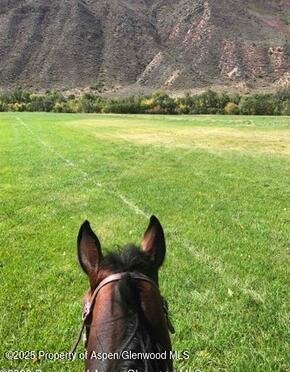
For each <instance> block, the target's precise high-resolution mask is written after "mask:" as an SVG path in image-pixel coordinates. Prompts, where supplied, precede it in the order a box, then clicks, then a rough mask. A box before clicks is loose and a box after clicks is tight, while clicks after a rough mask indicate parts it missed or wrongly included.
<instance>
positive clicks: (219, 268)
mask: <svg viewBox="0 0 290 372" xmlns="http://www.w3.org/2000/svg"><path fill="white" fill-rule="evenodd" d="M15 118H16V119H17V121H18V122H19V123H20V124H21V125H22V126H23V127H24V128H25V129H26V130H27V131H28V132H29V133H30V134H31V135H32V136H33V137H34V138H35V140H36V141H38V142H39V143H40V144H41V145H42V146H44V147H45V148H47V149H48V150H49V151H50V152H51V153H53V154H54V155H56V156H57V157H58V158H59V159H61V160H62V161H64V162H65V163H66V164H67V165H68V166H70V167H72V168H75V169H77V170H78V171H79V172H80V173H81V174H82V175H83V176H84V177H85V178H86V179H87V180H89V181H91V182H92V183H93V184H94V185H96V186H97V187H99V188H101V189H102V190H104V191H105V192H107V193H108V194H110V195H113V196H115V197H117V198H118V199H120V200H121V201H122V202H123V203H124V204H125V205H127V206H128V207H129V209H131V210H132V211H133V212H135V213H136V214H137V215H141V216H142V217H144V218H146V219H149V217H150V215H149V214H147V213H146V212H145V211H144V210H142V209H141V208H140V207H139V206H137V205H136V204H135V203H134V202H133V201H131V200H130V199H128V198H127V197H126V196H125V195H123V194H121V193H120V192H118V191H116V190H112V189H109V188H107V187H105V186H104V185H103V184H102V183H101V182H97V181H95V180H94V179H93V178H92V177H90V176H89V174H88V173H87V172H85V171H83V170H82V169H80V168H79V167H78V166H77V164H76V163H74V162H73V161H71V160H69V159H67V158H66V157H64V156H63V155H62V154H60V153H59V152H58V151H57V150H55V148H54V147H52V146H51V145H50V144H48V143H47V142H44V141H43V140H42V139H41V138H40V137H39V136H38V135H37V134H36V133H35V132H34V131H33V130H32V129H31V128H30V126H29V125H27V123H26V122H25V121H24V120H23V119H21V118H20V117H18V116H15ZM168 231H170V232H172V233H175V234H176V231H175V232H173V231H171V230H170V229H168ZM175 234H174V235H175ZM171 239H172V241H173V242H175V243H177V244H179V245H181V246H183V247H185V248H186V249H187V250H188V251H189V253H190V254H191V255H192V256H193V257H194V258H195V259H196V260H198V261H199V262H201V263H202V264H206V265H207V267H208V268H209V269H210V270H211V271H213V272H215V273H216V274H217V275H219V277H220V278H221V281H222V282H223V283H224V285H225V286H227V287H228V290H230V287H233V286H234V287H236V288H237V289H238V290H240V291H241V292H242V293H243V294H244V295H250V296H251V297H252V298H254V299H255V300H257V301H259V302H261V303H264V296H262V295H261V294H259V293H258V292H257V291H255V290H253V289H252V288H251V287H249V286H244V285H243V283H242V282H241V281H240V280H239V279H238V278H237V277H234V276H232V275H231V274H225V273H226V268H225V265H224V264H223V263H222V262H221V261H219V260H217V259H216V258H213V257H212V256H211V255H209V254H208V253H205V252H204V251H203V250H200V249H198V250H197V249H196V248H195V247H194V246H193V245H192V243H191V242H190V241H187V240H183V239H179V238H177V237H176V235H175V236H173V237H172V238H171ZM226 277H227V278H226Z"/></svg>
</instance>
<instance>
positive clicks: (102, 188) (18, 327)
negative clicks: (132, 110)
mask: <svg viewBox="0 0 290 372" xmlns="http://www.w3.org/2000/svg"><path fill="white" fill-rule="evenodd" d="M289 153H290V118H286V117H275V118H273V117H242V116H240V117H230V116H228V117H226V116H222V117H219V116H199V117H194V116H193V117H188V116H186V117H182V116H178V117H174V116H172V117H166V116H121V115H85V114H84V115H81V114H80V115H79V114H77V115H70V114H63V115H62V114H30V113H23V114H16V113H3V114H1V115H0V177H1V189H0V196H1V205H0V232H1V235H0V239H1V256H0V272H1V279H2V280H1V289H0V316H1V325H0V335H1V340H2V342H1V346H0V348H1V349H0V355H1V356H2V360H0V367H1V368H14V369H15V368H27V369H28V368H30V369H31V370H33V371H35V370H36V369H40V370H42V371H79V370H82V368H83V361H81V360H76V361H73V362H72V361H50V360H44V359H42V360H40V361H31V360H15V361H9V360H6V359H5V358H4V357H3V353H4V351H7V350H45V351H49V352H60V351H68V350H69V348H70V346H71V344H72V341H73V339H74V337H75V336H76V333H77V330H78V327H79V323H80V313H81V300H82V296H83V294H84V291H85V290H86V289H87V286H88V283H87V279H86V277H85V276H84V274H83V273H82V272H81V270H80V268H79V266H78V264H77V260H76V236H77V232H78V229H79V226H80V224H81V222H82V221H83V220H84V219H86V218H88V219H89V220H90V222H91V224H92V226H93V227H94V229H95V231H96V232H97V233H98V235H99V237H100V239H101V242H102V245H103V248H104V249H105V250H106V251H107V250H108V249H109V248H110V249H111V248H114V247H116V246H117V245H118V244H124V243H127V242H128V241H133V242H136V243H139V242H140V240H141V237H142V235H143V233H144V231H145V228H146V226H147V217H146V216H149V215H150V214H151V213H154V214H156V215H157V216H158V217H159V219H160V220H161V222H162V224H163V226H164V229H165V233H166V239H167V260H166V262H165V265H164V266H163V268H162V270H161V273H160V284H161V289H162V292H163V293H164V294H165V296H166V297H167V299H168V301H169V304H170V309H171V314H172V319H173V321H174V324H175V328H176V334H175V335H174V336H173V337H172V342H173V348H174V350H179V351H182V350H188V351H189V354H190V359H189V360H180V361H176V363H175V367H176V368H177V369H179V370H180V369H181V368H182V367H192V368H193V367H195V368H199V369H200V370H201V371H286V370H287V369H288V367H289V345H288V343H287V341H288V340H289V256H288V254H289V246H290V244H289V243H290V242H289V236H290V235H289V233H290V229H289V225H290V214H289V211H290V203H289V200H290V199H289V197H290V195H289V194H290V193H289V191H290V188H289V181H290V161H289ZM79 350H80V351H81V350H82V348H81V347H80V349H79ZM183 371H184V370H183Z"/></svg>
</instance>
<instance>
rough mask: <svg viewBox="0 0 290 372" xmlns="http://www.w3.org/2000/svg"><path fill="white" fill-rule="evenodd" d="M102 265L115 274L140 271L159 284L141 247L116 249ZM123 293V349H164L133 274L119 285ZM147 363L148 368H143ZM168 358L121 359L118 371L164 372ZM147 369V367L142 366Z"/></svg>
mask: <svg viewBox="0 0 290 372" xmlns="http://www.w3.org/2000/svg"><path fill="white" fill-rule="evenodd" d="M100 267H101V268H104V269H107V268H109V269H110V270H111V271H112V272H113V273H118V272H139V273H142V274H144V275H147V276H148V277H150V278H151V279H152V280H154V281H155V282H156V284H157V285H158V277H157V271H156V272H155V270H154V269H152V261H151V259H150V257H149V256H148V255H147V254H146V253H145V252H142V251H141V250H140V249H138V248H137V247H136V246H135V245H132V244H130V245H127V246H125V247H123V249H120V248H119V250H118V251H117V252H110V253H109V254H107V255H106V256H105V257H104V258H103V259H102V262H101V264H100ZM118 291H119V293H120V297H119V296H118V297H119V301H118V303H119V305H120V306H121V308H122V310H123V312H124V314H125V315H126V319H127V320H126V332H125V337H124V344H123V345H121V350H122V351H123V350H126V351H129V352H130V351H131V352H134V353H145V352H146V353H157V352H160V351H161V346H160V344H159V343H158V342H157V341H156V339H155V337H154V332H153V330H152V329H151V327H150V325H149V323H148V321H147V320H146V318H145V315H144V312H143V309H142V306H141V296H140V292H141V287H140V282H138V281H136V280H134V279H132V278H131V277H130V275H125V276H124V277H123V278H122V279H121V280H120V282H119V284H118ZM146 363H147V366H146V368H145V367H144V366H145V365H146ZM166 367H167V366H166V361H165V360H162V359H161V360H148V361H147V362H146V361H145V362H144V359H141V360H138V359H137V360H119V361H118V371H120V372H121V371H122V372H123V371H124V372H125V371H126V372H127V371H128V370H129V369H131V368H133V369H136V368H138V371H140V372H142V371H143V370H144V371H147V370H148V371H163V370H164V371H165V370H167V368H166ZM143 368H144V369H143Z"/></svg>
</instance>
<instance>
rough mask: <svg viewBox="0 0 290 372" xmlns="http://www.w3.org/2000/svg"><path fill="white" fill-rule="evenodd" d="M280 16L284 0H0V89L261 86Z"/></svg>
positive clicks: (283, 68) (276, 69)
mask: <svg viewBox="0 0 290 372" xmlns="http://www.w3.org/2000/svg"><path fill="white" fill-rule="evenodd" d="M289 24H290V1H288V0H271V1H267V0H252V1H250V0H243V1H239V0H218V1H217V0H174V1H173V0H167V1H165V0H50V1H46V0H0V88H1V89H7V88H11V87H15V86H22V87H26V88H30V89H36V90H37V89H51V88H57V89H71V88H85V87H88V86H94V87H95V88H97V89H101V88H102V89H112V88H114V89H115V90H116V89H119V90H120V91H122V90H126V89H127V90H128V91H130V89H131V90H132V91H134V90H135V91H138V90H139V91H142V90H146V89H149V90H150V89H157V88H163V89H168V90H184V89H193V88H198V87H208V86H233V87H238V88H241V89H243V88H244V89H246V88H245V87H252V88H257V89H259V88H261V89H264V88H265V89H267V88H268V87H273V86H278V85H283V84H286V83H287V82H288V80H289V81H290V69H289V61H290V58H289V55H290V46H289V36H290V26H289Z"/></svg>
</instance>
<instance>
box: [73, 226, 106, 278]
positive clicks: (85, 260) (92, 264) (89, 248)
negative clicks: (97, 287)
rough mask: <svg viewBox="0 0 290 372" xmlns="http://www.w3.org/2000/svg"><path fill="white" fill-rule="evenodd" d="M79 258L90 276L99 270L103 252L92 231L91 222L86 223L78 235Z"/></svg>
mask: <svg viewBox="0 0 290 372" xmlns="http://www.w3.org/2000/svg"><path fill="white" fill-rule="evenodd" d="M77 246H78V258H79V263H80V265H81V267H82V268H83V270H84V271H85V273H87V274H88V275H90V274H91V273H92V272H94V271H95V270H98V267H99V264H100V261H101V259H102V257H103V256H102V250H101V244H100V242H99V239H98V238H97V236H96V234H95V233H94V232H93V230H92V229H91V226H90V223H89V221H85V222H84V223H83V224H82V226H81V228H80V231H79V234H78V241H77Z"/></svg>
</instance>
